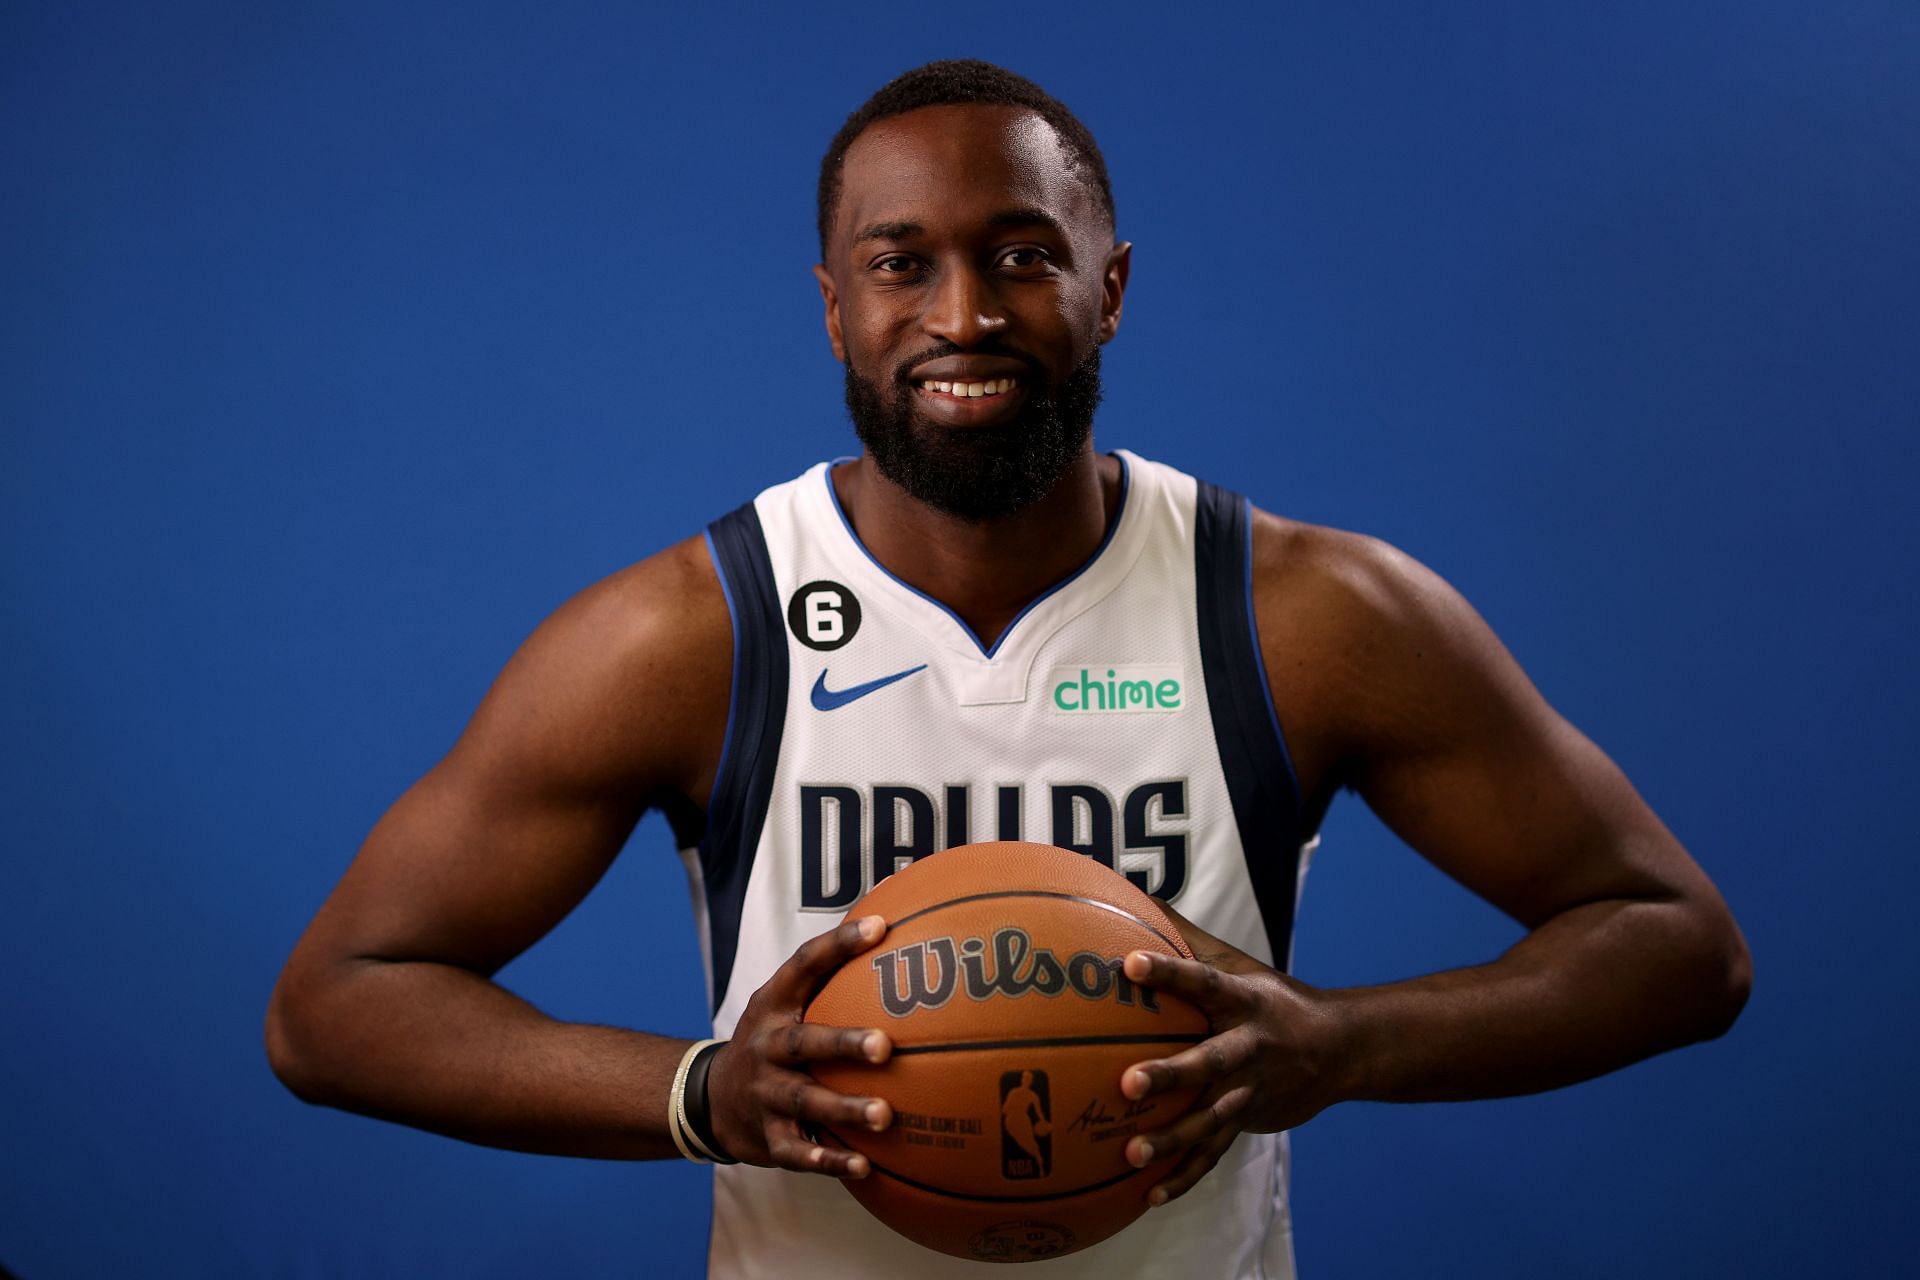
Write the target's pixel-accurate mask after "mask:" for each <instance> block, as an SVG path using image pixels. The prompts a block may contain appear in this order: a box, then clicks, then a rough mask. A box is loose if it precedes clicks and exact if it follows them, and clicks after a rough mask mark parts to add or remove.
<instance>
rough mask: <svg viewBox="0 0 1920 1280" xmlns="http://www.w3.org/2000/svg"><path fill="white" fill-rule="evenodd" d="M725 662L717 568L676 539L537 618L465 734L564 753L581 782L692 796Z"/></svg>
mask: <svg viewBox="0 0 1920 1280" xmlns="http://www.w3.org/2000/svg"><path fill="white" fill-rule="evenodd" d="M732 658H733V635H732V623H731V619H730V616H729V614H728V611H727V602H726V597H725V595H724V593H723V592H722V590H721V586H720V579H719V576H718V574H717V573H716V572H715V570H714V567H713V562H712V559H711V557H710V556H709V555H708V552H707V547H706V544H705V540H704V539H703V538H700V537H693V538H688V539H686V540H684V541H682V542H679V543H676V544H674V545H673V546H670V547H668V548H666V549H665V550H663V551H661V552H659V553H657V554H655V555H652V556H649V557H648V558H646V559H645V560H641V561H639V562H638V563H636V564H633V565H629V566H628V567H627V568H625V569H622V570H620V571H618V572H616V573H613V574H610V575H609V576H607V577H605V578H603V579H601V580H600V581H598V582H596V583H594V584H593V585H591V586H589V587H587V588H585V589H584V590H582V591H580V592H578V593H577V594H575V595H574V596H572V597H571V598H570V599H568V600H567V601H565V602H564V603H563V604H561V605H560V606H559V607H558V608H557V609H555V610H554V611H553V612H552V613H551V614H550V615H548V616H547V618H546V619H545V620H544V621H542V622H541V623H540V625H539V626H538V627H537V628H535V630H534V631H533V633H532V634H531V635H530V636H528V638H527V639H526V641H525V642H524V643H523V644H522V645H521V646H520V648H519V650H518V651H517V652H516V653H515V654H514V655H513V657H512V659H511V660H509V662H508V663H507V665H506V667H505V669H504V670H503V671H502V672H501V674H500V676H499V678H498V679H497V680H496V681H495V683H494V686H493V688H492V689H491V690H490V691H489V693H488V695H487V697H486V700H485V701H484V702H483V703H482V704H481V707H480V710H479V711H478V712H477V713H476V715H475V720H474V726H473V728H472V729H471V730H470V731H469V735H468V737H469V739H474V740H477V741H480V742H484V743H500V742H507V741H511V742H512V743H513V749H514V751H515V752H516V753H520V752H537V753H540V754H542V755H544V756H546V757H547V758H549V759H552V760H556V761H560V760H563V761H566V762H568V763H569V766H570V768H571V769H573V770H577V772H578V774H579V775H580V781H581V782H582V784H583V785H595V784H603V783H606V782H610V781H615V780H626V781H630V782H631V783H632V784H633V785H636V786H642V787H644V788H646V789H647V790H649V791H654V790H666V791H671V792H674V793H677V794H679V795H681V796H683V797H685V798H687V799H689V800H692V801H693V802H695V803H704V799H705V794H706V790H707V788H708V787H709V786H710V785H711V781H712V772H713V768H714V765H715V763H716V762H717V759H718V756H719V751H720V744H721V741H722V739H723V738H724V735H725V726H726V715H727V699H728V696H729V692H730V686H731V679H732ZM476 731H477V732H476Z"/></svg>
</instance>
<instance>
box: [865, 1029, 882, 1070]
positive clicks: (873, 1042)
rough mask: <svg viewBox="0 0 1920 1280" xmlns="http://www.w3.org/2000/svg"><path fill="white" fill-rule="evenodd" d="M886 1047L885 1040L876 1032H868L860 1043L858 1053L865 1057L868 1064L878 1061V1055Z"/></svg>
mask: <svg viewBox="0 0 1920 1280" xmlns="http://www.w3.org/2000/svg"><path fill="white" fill-rule="evenodd" d="M886 1047H887V1042H886V1040H885V1039H884V1038H883V1037H882V1036H881V1034H880V1033H879V1032H878V1031H869V1032H867V1034H866V1038H865V1039H863V1040H862V1041H861V1042H860V1052H862V1053H864V1054H866V1055H867V1061H868V1062H878V1061H880V1054H881V1052H882V1051H884V1050H885V1049H886Z"/></svg>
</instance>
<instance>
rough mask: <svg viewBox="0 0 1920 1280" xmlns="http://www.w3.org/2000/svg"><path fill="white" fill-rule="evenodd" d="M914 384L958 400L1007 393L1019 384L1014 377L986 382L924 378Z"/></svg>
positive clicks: (932, 392) (976, 398)
mask: <svg viewBox="0 0 1920 1280" xmlns="http://www.w3.org/2000/svg"><path fill="white" fill-rule="evenodd" d="M914 385H915V386H917V387H919V388H920V389H921V390H922V391H925V392H929V393H931V394H934V395H942V396H951V397H952V398H954V399H956V400H978V399H982V398H984V397H987V396H998V395H1005V394H1006V393H1007V392H1009V391H1011V390H1013V389H1014V387H1015V386H1016V385H1018V384H1017V382H1016V381H1015V379H1013V378H989V379H988V380H987V381H985V382H936V381H934V380H932V379H930V378H923V379H921V380H920V381H919V382H916V383H915V384H914Z"/></svg>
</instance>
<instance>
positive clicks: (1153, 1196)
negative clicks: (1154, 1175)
mask: <svg viewBox="0 0 1920 1280" xmlns="http://www.w3.org/2000/svg"><path fill="white" fill-rule="evenodd" d="M1166 1202H1167V1189H1166V1188H1165V1187H1155V1188H1154V1189H1153V1190H1151V1191H1149V1192H1147V1203H1148V1204H1150V1205H1152V1206H1153V1207H1154V1208H1156V1209H1158V1208H1159V1207H1160V1206H1161V1205H1163V1204H1165V1203H1166Z"/></svg>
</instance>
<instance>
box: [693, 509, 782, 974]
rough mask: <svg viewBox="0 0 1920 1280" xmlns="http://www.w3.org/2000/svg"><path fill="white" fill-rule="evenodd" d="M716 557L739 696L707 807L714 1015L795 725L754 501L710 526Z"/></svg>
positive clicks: (703, 854)
mask: <svg viewBox="0 0 1920 1280" xmlns="http://www.w3.org/2000/svg"><path fill="white" fill-rule="evenodd" d="M707 550H708V551H709V552H710V553H711V554H712V556H713V567H714V569H715V570H716V571H718V573H719V574H720V589H721V591H723V592H724V593H725V594H726V597H727V613H728V614H729V615H730V616H731V617H732V619H733V689H732V694H731V696H730V697H729V698H728V700H727V738H726V744H725V745H724V746H723V747H721V749H720V765H719V768H718V769H716V770H715V772H714V776H713V794H712V797H711V798H710V799H709V800H708V802H707V831H706V835H705V836H703V837H702V838H701V840H700V876H701V880H702V882H703V884H704V886H705V889H706V898H707V940H708V945H709V947H710V948H711V952H712V962H713V1007H714V1010H715V1011H716V1012H717V1011H718V1010H719V1008H720V1002H721V1001H722V1000H725V999H726V996H727V982H728V980H729V979H730V978H731V977H732V976H733V958H734V954H735V952H736V951H738V949H739V946H740V912H741V909H742V907H743V905H744V904H745V902H746V897H747V881H748V879H749V878H750V877H751V876H752V874H753V857H754V852H755V851H756V850H757V849H758V848H759V845H760V830H761V828H762V827H764V826H765V825H766V822H767V806H768V803H769V800H770V798H771V796H772V793H773V771H774V766H775V765H776V764H778V763H779V760H780V733H781V730H782V728H783V727H784V726H785V724H786V720H787V631H786V621H785V619H784V617H783V616H782V614H781V610H780V592H779V590H778V589H777V588H776V587H775V586H774V580H773V560H772V558H771V557H769V556H768V554H767V535H766V532H765V531H764V530H763V529H762V528H761V527H760V513H759V512H757V511H755V510H754V507H753V504H752V503H751V502H749V503H747V504H746V505H745V506H743V507H741V508H740V509H739V510H737V511H734V512H731V513H729V514H727V515H724V516H722V517H720V519H718V520H715V521H714V522H713V523H712V524H710V525H708V526H707Z"/></svg>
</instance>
